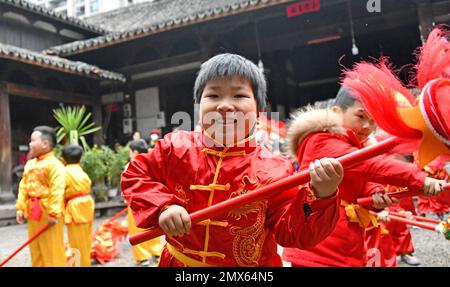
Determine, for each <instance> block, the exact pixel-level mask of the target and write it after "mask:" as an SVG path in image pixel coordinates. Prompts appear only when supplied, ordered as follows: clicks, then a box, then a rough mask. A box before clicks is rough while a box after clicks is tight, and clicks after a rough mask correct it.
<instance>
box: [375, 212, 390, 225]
mask: <svg viewBox="0 0 450 287" xmlns="http://www.w3.org/2000/svg"><path fill="white" fill-rule="evenodd" d="M377 220H379V221H381V222H390V221H391V219H390V218H389V212H388V211H386V210H383V211H381V212H378V214H377Z"/></svg>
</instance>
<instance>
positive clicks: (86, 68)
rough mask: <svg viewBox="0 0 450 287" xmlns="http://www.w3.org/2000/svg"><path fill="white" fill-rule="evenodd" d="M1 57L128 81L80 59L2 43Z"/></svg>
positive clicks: (60, 69) (0, 44)
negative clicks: (61, 56)
mask: <svg viewBox="0 0 450 287" xmlns="http://www.w3.org/2000/svg"><path fill="white" fill-rule="evenodd" d="M0 59H9V60H13V61H18V62H23V63H27V64H31V65H35V66H40V67H44V68H48V69H53V70H57V71H61V72H65V73H70V74H77V75H81V76H85V77H92V78H98V79H104V80H113V81H120V82H125V81H126V79H125V77H124V76H123V75H122V74H119V73H115V72H110V71H107V70H102V69H100V68H99V67H97V66H93V65H89V64H86V63H83V62H78V61H70V60H67V59H63V58H60V57H57V56H49V55H44V54H42V53H38V52H34V51H30V50H27V49H23V48H19V47H15V46H11V45H6V44H2V43H0Z"/></svg>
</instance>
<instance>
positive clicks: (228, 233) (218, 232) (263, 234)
mask: <svg viewBox="0 0 450 287" xmlns="http://www.w3.org/2000/svg"><path fill="white" fill-rule="evenodd" d="M210 143H211V140H210V139H209V138H208V137H206V136H204V135H203V133H202V132H184V131H179V132H174V133H171V134H168V135H166V136H165V137H164V138H163V139H162V140H159V141H158V142H157V144H156V146H155V148H154V149H153V150H152V152H151V153H148V154H142V155H139V156H137V157H136V158H135V159H134V160H132V161H131V163H130V165H129V167H128V169H127V170H126V171H125V172H124V173H123V174H122V181H121V187H122V194H123V197H124V198H125V200H126V201H127V203H128V205H129V206H130V208H131V210H132V212H133V215H134V217H135V219H136V223H137V226H138V227H141V228H149V227H151V226H153V225H156V224H157V222H158V217H159V214H160V212H161V211H162V210H163V208H164V207H166V206H167V205H170V204H178V205H181V206H183V207H185V208H186V210H187V211H188V212H189V213H192V212H194V211H197V210H200V209H203V208H206V207H208V206H211V205H213V204H216V203H219V202H222V201H224V200H227V199H229V198H232V197H236V196H239V195H241V194H243V193H247V192H252V191H253V190H255V189H257V188H258V187H262V186H264V185H267V184H269V183H270V182H273V181H276V180H279V179H281V178H285V177H286V176H289V175H291V174H292V173H293V167H292V164H291V163H290V162H289V161H288V160H287V159H286V158H282V157H279V156H275V155H273V154H272V153H270V152H269V151H268V150H267V149H265V148H263V147H261V146H259V145H256V143H255V141H254V139H253V138H250V139H248V141H247V142H246V143H245V145H244V146H242V147H237V146H236V147H229V148H224V147H209V146H211V145H210ZM299 190H300V191H299ZM307 201H308V197H307V188H300V189H299V188H295V189H292V190H290V191H288V192H284V193H281V191H280V194H279V195H276V196H274V197H272V198H270V199H268V200H261V201H257V202H254V203H251V204H248V205H245V206H241V207H240V208H238V209H235V210H232V211H230V212H227V213H224V214H222V215H221V216H217V217H215V218H211V219H209V220H206V221H203V222H201V223H200V224H195V225H193V226H192V228H191V231H190V234H189V235H184V236H180V237H167V238H166V239H167V243H168V244H167V246H166V247H165V250H164V251H163V254H162V256H161V260H160V266H281V265H282V261H281V258H280V257H279V255H278V254H277V243H278V244H280V245H283V246H291V247H294V246H295V247H298V248H308V247H311V246H313V245H315V244H317V243H318V242H320V241H321V240H323V239H324V238H325V237H326V236H327V235H328V234H329V233H330V232H331V230H332V229H333V227H334V225H335V223H336V220H337V218H338V213H337V211H338V204H339V199H338V196H333V197H330V198H328V199H319V200H315V201H312V202H309V204H308V203H307Z"/></svg>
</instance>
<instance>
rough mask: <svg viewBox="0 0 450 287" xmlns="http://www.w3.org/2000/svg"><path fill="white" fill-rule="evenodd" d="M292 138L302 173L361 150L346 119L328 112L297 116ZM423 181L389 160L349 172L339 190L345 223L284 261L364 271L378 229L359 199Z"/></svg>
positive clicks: (408, 167) (379, 159)
mask: <svg viewBox="0 0 450 287" xmlns="http://www.w3.org/2000/svg"><path fill="white" fill-rule="evenodd" d="M288 138H289V149H290V151H291V152H296V158H298V160H299V166H300V169H305V168H308V166H309V163H310V162H311V161H314V160H315V159H319V158H323V157H335V158H337V157H339V156H342V155H345V154H348V153H350V152H353V151H355V150H358V149H360V148H362V144H361V142H360V141H359V140H358V138H357V137H356V135H355V134H354V132H353V131H351V130H347V129H344V128H343V127H342V123H341V119H340V118H339V117H338V116H337V115H336V114H335V113H334V112H332V111H329V110H309V111H306V112H303V113H300V114H299V115H297V117H296V118H295V119H294V121H293V123H292V124H291V127H290V129H289V132H288ZM424 179H425V173H424V172H422V171H421V170H420V169H419V168H417V167H416V166H415V165H412V164H407V163H404V162H401V161H396V160H393V159H390V158H387V157H386V156H378V157H375V158H372V159H369V160H367V161H365V162H363V163H361V164H359V165H356V166H354V167H350V168H347V169H345V173H344V179H343V181H342V182H341V184H340V185H339V196H340V198H341V207H340V217H339V221H338V223H337V225H336V227H335V229H334V230H333V232H332V233H331V234H330V235H329V236H328V237H327V238H326V239H325V240H324V241H322V242H320V243H319V244H317V245H316V246H315V247H313V248H309V249H306V248H304V250H300V249H291V248H286V249H285V250H284V252H283V259H284V260H286V261H289V262H292V264H293V265H297V266H364V264H365V263H366V249H365V246H364V230H365V228H368V227H372V226H378V223H377V221H376V218H375V217H374V216H373V215H370V214H369V212H368V211H367V210H365V209H364V208H363V207H362V206H359V205H357V204H356V200H357V198H359V197H366V196H370V195H372V194H373V193H374V192H376V191H380V190H382V189H383V186H382V185H380V184H388V183H393V184H396V185H399V186H405V185H409V186H410V187H411V188H413V189H414V188H415V189H419V188H420V187H422V185H423V182H424ZM369 181H371V182H378V183H380V184H375V183H370V182H369Z"/></svg>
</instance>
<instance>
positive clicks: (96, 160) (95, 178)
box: [80, 146, 108, 201]
mask: <svg viewBox="0 0 450 287" xmlns="http://www.w3.org/2000/svg"><path fill="white" fill-rule="evenodd" d="M80 164H81V168H82V169H83V170H84V171H85V172H86V173H87V174H88V176H89V178H90V179H91V181H92V186H93V187H92V189H93V194H94V196H95V200H96V201H106V200H107V199H108V196H107V186H106V184H105V181H106V177H107V173H108V167H107V166H106V164H105V162H104V155H103V150H102V149H100V148H98V147H96V146H94V148H92V149H91V150H88V151H86V152H85V153H84V154H83V157H82V158H81V161H80Z"/></svg>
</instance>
